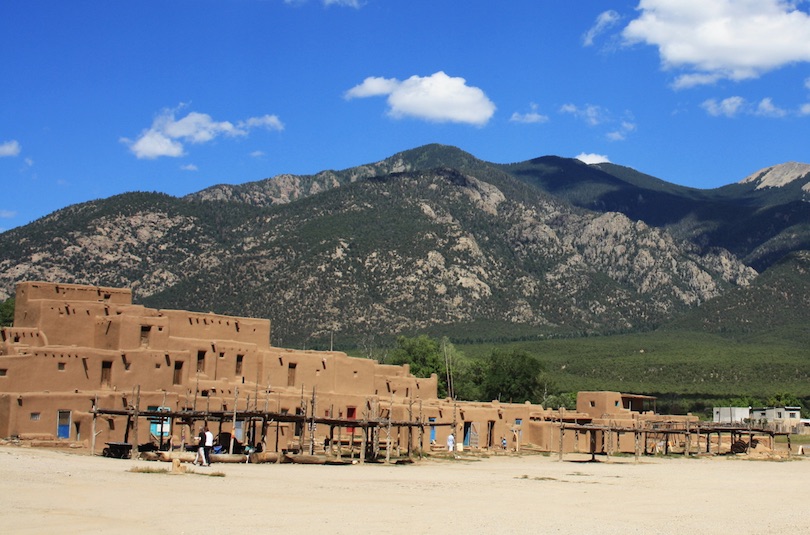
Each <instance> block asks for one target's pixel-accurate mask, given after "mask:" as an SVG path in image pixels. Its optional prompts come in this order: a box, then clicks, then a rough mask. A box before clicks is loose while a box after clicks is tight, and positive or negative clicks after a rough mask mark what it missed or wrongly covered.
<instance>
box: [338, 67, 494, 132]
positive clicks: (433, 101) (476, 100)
mask: <svg viewBox="0 0 810 535" xmlns="http://www.w3.org/2000/svg"><path fill="white" fill-rule="evenodd" d="M344 96H345V98H346V99H348V100H350V99H354V98H367V97H377V96H387V97H388V115H390V116H391V117H394V118H396V119H400V118H403V117H413V118H416V119H424V120H426V121H433V122H438V123H445V122H451V123H466V124H472V125H476V126H483V125H485V124H486V123H487V122H489V120H490V118H492V115H493V114H494V113H495V104H494V103H493V102H492V101H491V100H490V99H489V98H488V97H487V96H486V94H485V93H484V91H482V90H481V89H479V88H477V87H472V86H469V85H467V81H466V80H465V79H464V78H459V77H451V76H448V75H447V74H445V73H444V72H442V71H439V72H436V73H434V74H432V75H430V76H415V75H414V76H411V77H410V78H408V79H407V80H404V81H400V80H397V79H396V78H381V77H374V76H372V77H368V78H366V79H365V80H363V82H362V83H361V84H359V85H356V86H354V87H353V88H351V89H349V90H348V91H346V93H345V95H344Z"/></svg>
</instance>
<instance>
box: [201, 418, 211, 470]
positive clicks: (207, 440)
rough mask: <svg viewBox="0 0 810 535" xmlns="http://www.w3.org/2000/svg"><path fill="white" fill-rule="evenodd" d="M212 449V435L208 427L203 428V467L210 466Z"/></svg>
mask: <svg viewBox="0 0 810 535" xmlns="http://www.w3.org/2000/svg"><path fill="white" fill-rule="evenodd" d="M212 449H214V433H212V432H211V431H209V430H208V426H207V425H206V426H205V464H204V465H203V466H208V465H209V464H211V450H212Z"/></svg>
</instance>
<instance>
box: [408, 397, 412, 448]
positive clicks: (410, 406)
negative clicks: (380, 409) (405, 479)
mask: <svg viewBox="0 0 810 535" xmlns="http://www.w3.org/2000/svg"><path fill="white" fill-rule="evenodd" d="M412 423H413V398H411V399H409V400H408V450H407V454H408V459H410V458H411V446H412V445H413V427H412V426H411V424H412Z"/></svg>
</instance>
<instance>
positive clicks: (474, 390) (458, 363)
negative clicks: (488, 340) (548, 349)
mask: <svg viewBox="0 0 810 535" xmlns="http://www.w3.org/2000/svg"><path fill="white" fill-rule="evenodd" d="M386 362H387V363H390V364H400V365H401V364H408V365H409V366H410V369H411V373H412V374H414V375H415V376H417V377H430V375H431V374H432V373H435V374H436V375H437V376H438V379H439V397H452V398H454V399H460V400H467V401H492V400H499V401H503V402H510V403H523V402H524V401H531V402H533V403H541V404H543V406H549V407H553V408H558V407H560V406H563V407H566V408H569V409H573V408H575V407H576V394H575V393H561V392H558V391H556V390H555V388H554V386H553V384H552V383H551V381H550V380H549V378H548V376H547V374H546V372H545V368H544V366H543V364H542V362H541V361H540V360H539V359H538V358H537V357H535V356H534V355H531V354H529V353H528V352H526V351H523V350H519V349H494V350H493V351H492V352H491V353H490V354H489V355H487V356H486V357H485V358H483V359H472V358H468V357H466V356H465V355H464V353H462V352H461V351H459V350H458V349H456V347H455V346H453V344H452V343H450V341H449V340H448V339H447V338H442V339H441V340H436V339H434V338H431V337H429V336H427V335H421V336H417V337H414V338H409V337H406V336H400V337H399V338H397V341H396V347H395V348H394V349H393V350H392V351H391V353H390V356H389V357H388V358H387V359H386Z"/></svg>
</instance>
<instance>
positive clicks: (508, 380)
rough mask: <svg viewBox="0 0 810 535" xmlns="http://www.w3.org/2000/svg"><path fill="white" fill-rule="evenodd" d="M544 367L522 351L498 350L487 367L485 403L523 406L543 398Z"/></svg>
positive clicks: (482, 385)
mask: <svg viewBox="0 0 810 535" xmlns="http://www.w3.org/2000/svg"><path fill="white" fill-rule="evenodd" d="M542 374H543V365H542V364H541V363H540V361H539V360H537V359H536V358H535V357H533V356H532V355H530V354H529V353H527V352H526V351H522V350H519V349H512V350H509V351H505V350H502V349H495V350H493V351H492V353H491V354H490V355H489V357H488V358H487V361H486V363H485V370H484V377H483V381H482V384H481V390H482V394H483V396H484V398H485V399H489V400H493V399H498V400H501V401H504V402H515V403H521V402H523V401H537V399H538V398H539V397H540V396H541V395H542V388H543V379H542Z"/></svg>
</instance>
